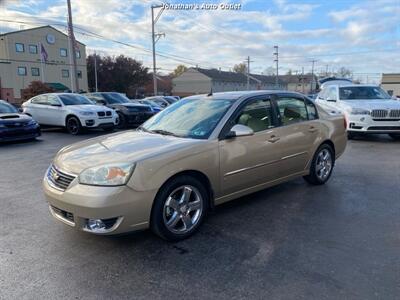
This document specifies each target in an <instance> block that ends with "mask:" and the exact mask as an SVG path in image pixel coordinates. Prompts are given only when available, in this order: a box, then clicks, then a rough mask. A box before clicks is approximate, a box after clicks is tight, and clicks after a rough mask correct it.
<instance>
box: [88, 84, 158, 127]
mask: <svg viewBox="0 0 400 300" xmlns="http://www.w3.org/2000/svg"><path fill="white" fill-rule="evenodd" d="M85 96H86V97H88V98H89V99H90V100H92V101H93V102H95V103H96V104H99V105H106V106H107V107H109V108H112V109H114V110H115V111H116V112H117V113H118V123H117V128H125V127H127V126H128V125H134V126H137V125H140V124H142V123H143V122H144V121H146V120H147V119H148V118H150V117H151V116H153V115H154V114H155V112H154V111H153V109H152V108H151V106H149V105H144V104H140V103H134V102H131V101H130V100H129V99H128V98H127V97H126V96H124V95H123V94H120V93H116V92H97V93H88V94H85Z"/></svg>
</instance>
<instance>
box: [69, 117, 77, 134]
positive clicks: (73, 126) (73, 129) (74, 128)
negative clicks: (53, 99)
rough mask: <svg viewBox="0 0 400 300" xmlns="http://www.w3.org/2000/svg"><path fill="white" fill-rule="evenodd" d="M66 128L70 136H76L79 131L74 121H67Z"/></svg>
mask: <svg viewBox="0 0 400 300" xmlns="http://www.w3.org/2000/svg"><path fill="white" fill-rule="evenodd" d="M67 127H68V131H69V132H70V133H71V134H77V133H78V131H79V124H78V122H77V121H76V120H75V119H69V120H68V124H67Z"/></svg>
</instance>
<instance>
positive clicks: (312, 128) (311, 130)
mask: <svg viewBox="0 0 400 300" xmlns="http://www.w3.org/2000/svg"><path fill="white" fill-rule="evenodd" d="M317 130H318V129H317V128H315V127H314V126H310V128H308V131H309V132H316V131H317Z"/></svg>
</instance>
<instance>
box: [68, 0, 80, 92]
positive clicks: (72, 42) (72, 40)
mask: <svg viewBox="0 0 400 300" xmlns="http://www.w3.org/2000/svg"><path fill="white" fill-rule="evenodd" d="M67 4H68V35H69V42H70V49H71V53H70V54H69V55H71V57H72V65H73V74H72V76H74V77H73V78H74V79H75V91H74V90H73V92H79V82H78V68H77V66H76V51H75V45H76V42H75V36H74V27H73V26H72V9H71V0H67ZM71 88H72V87H71Z"/></svg>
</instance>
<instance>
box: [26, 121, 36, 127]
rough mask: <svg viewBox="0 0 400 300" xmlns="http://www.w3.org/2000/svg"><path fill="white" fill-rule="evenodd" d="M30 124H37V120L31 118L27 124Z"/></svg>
mask: <svg viewBox="0 0 400 300" xmlns="http://www.w3.org/2000/svg"><path fill="white" fill-rule="evenodd" d="M27 125H28V126H30V125H37V122H36V121H35V120H33V119H32V120H30V121H29V122H28V124H27Z"/></svg>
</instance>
